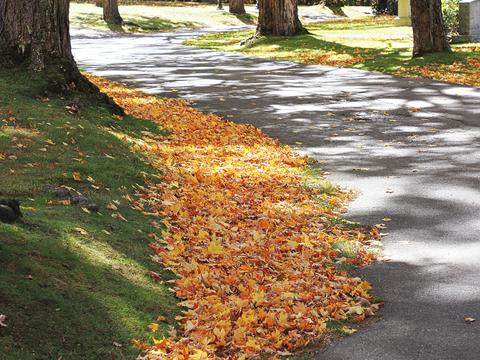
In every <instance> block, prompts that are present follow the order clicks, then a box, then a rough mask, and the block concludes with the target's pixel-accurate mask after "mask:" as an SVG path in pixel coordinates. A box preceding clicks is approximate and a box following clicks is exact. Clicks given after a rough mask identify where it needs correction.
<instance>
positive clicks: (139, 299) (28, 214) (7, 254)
mask: <svg viewBox="0 0 480 360" xmlns="http://www.w3.org/2000/svg"><path fill="white" fill-rule="evenodd" d="M44 85H45V84H43V82H42V81H41V80H35V79H33V80H32V79H30V78H29V77H27V75H26V74H25V72H13V73H12V72H9V73H6V72H0V171H1V181H0V198H15V199H19V200H20V201H21V202H22V206H23V211H24V223H16V224H13V225H7V224H0V314H3V315H6V316H7V318H6V320H5V324H6V325H7V327H0V354H1V356H0V357H1V358H2V359H6V360H7V359H8V360H10V359H12V360H13V359H15V360H18V359H22V360H29V359H32V360H33V359H36V360H37V359H60V358H62V359H69V360H70V359H82V360H83V359H106V358H108V359H122V358H134V357H135V354H137V353H138V351H137V350H136V349H135V348H133V347H132V346H131V340H132V339H133V338H141V339H149V338H150V337H151V335H150V332H149V329H148V328H147V325H148V324H149V323H151V322H155V321H156V320H157V317H158V316H164V317H165V318H166V320H165V321H163V322H162V323H161V327H160V329H159V330H158V332H157V333H156V334H155V336H156V337H160V338H161V337H162V336H164V335H166V334H167V332H168V330H169V325H171V324H173V323H174V316H175V314H176V313H177V307H176V305H175V304H176V299H175V297H174V296H173V295H172V292H171V291H169V289H168V288H167V286H166V285H164V284H159V283H155V282H154V281H153V280H152V278H151V276H150V275H149V274H148V272H150V271H154V272H156V273H160V274H161V276H162V277H163V278H166V279H168V278H171V277H172V275H171V274H170V273H168V272H164V271H162V268H161V267H160V266H159V265H156V264H155V263H153V262H152V261H151V259H150V255H151V252H150V250H149V248H148V244H149V243H150V242H151V238H150V237H149V234H150V233H151V232H153V231H154V228H153V227H152V226H151V225H150V222H151V220H152V219H151V218H149V217H147V216H145V215H143V214H142V213H141V212H138V211H135V210H132V209H131V208H130V205H129V202H128V201H127V199H128V197H129V196H132V194H133V193H135V191H136V190H135V189H136V187H137V186H138V185H137V184H143V183H144V179H145V178H149V177H151V172H152V170H151V169H150V167H149V166H147V164H146V161H147V160H146V159H143V158H141V157H140V156H139V155H137V154H135V153H134V152H133V151H132V150H131V149H130V147H129V145H128V144H127V143H126V142H125V141H124V140H122V139H123V136H124V135H126V134H128V135H129V136H130V137H131V136H141V134H142V131H148V132H150V133H160V132H161V129H159V128H158V127H157V126H156V125H154V124H153V123H151V122H148V121H142V120H138V119H134V118H132V117H128V116H127V117H125V118H124V119H119V118H115V117H113V116H111V115H110V113H109V112H108V111H107V110H106V109H104V108H103V107H102V106H99V105H98V104H96V103H94V102H92V101H90V100H88V99H86V98H84V97H82V96H78V97H77V98H76V99H63V98H60V97H58V96H48V95H44V94H42V92H41V91H40V90H41V89H42V88H43V87H44ZM47 96H48V97H47ZM72 101H73V104H72ZM78 105H80V111H79V112H78V113H76V114H75V112H76V106H78ZM51 184H55V185H63V186H66V187H68V188H71V189H72V190H70V191H71V192H72V193H73V194H77V192H79V193H81V194H83V195H84V196H86V197H87V198H88V199H89V200H90V201H92V202H94V203H96V204H97V205H98V206H99V207H100V210H99V213H95V212H90V213H89V212H88V211H86V210H84V209H82V207H80V206H73V205H71V206H67V205H60V204H57V205H55V204H56V202H58V201H60V200H61V199H60V198H58V197H57V196H56V195H55V194H53V193H51V192H49V191H46V190H45V189H44V187H45V186H46V185H51ZM73 189H74V190H73ZM49 203H50V205H49Z"/></svg>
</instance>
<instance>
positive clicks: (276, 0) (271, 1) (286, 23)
mask: <svg viewBox="0 0 480 360" xmlns="http://www.w3.org/2000/svg"><path fill="white" fill-rule="evenodd" d="M258 5H259V15H258V26H257V36H264V35H266V36H268V35H272V36H292V35H298V34H302V33H305V29H304V27H303V26H302V23H301V22H300V19H299V18H298V4H297V0H260V1H259V2H258Z"/></svg>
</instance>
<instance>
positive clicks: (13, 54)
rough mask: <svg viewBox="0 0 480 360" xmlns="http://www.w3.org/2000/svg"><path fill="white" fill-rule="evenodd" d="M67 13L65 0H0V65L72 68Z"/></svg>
mask: <svg viewBox="0 0 480 360" xmlns="http://www.w3.org/2000/svg"><path fill="white" fill-rule="evenodd" d="M68 13H69V1H68V0H0V66H15V65H19V64H24V63H26V64H28V66H29V67H30V68H32V69H34V70H43V69H45V68H46V67H47V66H49V64H51V63H55V64H62V65H64V66H65V67H66V68H71V71H74V69H76V65H75V62H74V60H73V56H72V50H71V46H70V33H69V20H68Z"/></svg>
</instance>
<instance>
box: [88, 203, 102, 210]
mask: <svg viewBox="0 0 480 360" xmlns="http://www.w3.org/2000/svg"><path fill="white" fill-rule="evenodd" d="M85 208H86V209H87V210H88V211H91V212H98V211H99V210H100V207H99V206H98V205H97V204H94V203H90V204H88V205H87V206H85Z"/></svg>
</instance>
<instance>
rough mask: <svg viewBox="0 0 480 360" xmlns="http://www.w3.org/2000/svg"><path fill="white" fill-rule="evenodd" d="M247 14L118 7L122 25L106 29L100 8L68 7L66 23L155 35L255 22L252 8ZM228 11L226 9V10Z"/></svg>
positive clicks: (211, 9) (167, 6)
mask: <svg viewBox="0 0 480 360" xmlns="http://www.w3.org/2000/svg"><path fill="white" fill-rule="evenodd" d="M247 9H248V10H249V11H248V13H247V14H243V15H234V14H230V13H229V12H228V11H225V10H223V11H219V10H217V9H216V7H215V5H202V4H196V5H193V4H188V6H178V5H176V4H174V3H167V4H163V5H162V6H147V5H127V6H120V14H121V15H122V17H123V19H124V21H125V24H124V25H123V26H121V27H108V26H107V24H106V23H105V22H104V21H103V19H102V9H101V8H99V7H96V6H94V5H92V4H76V3H72V4H71V9H70V21H71V24H72V26H74V27H80V28H94V29H98V30H114V31H127V32H159V31H172V30H176V29H184V28H203V27H219V26H241V25H251V24H254V23H255V21H256V15H255V14H254V13H252V10H253V7H247ZM227 10H228V9H227Z"/></svg>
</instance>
